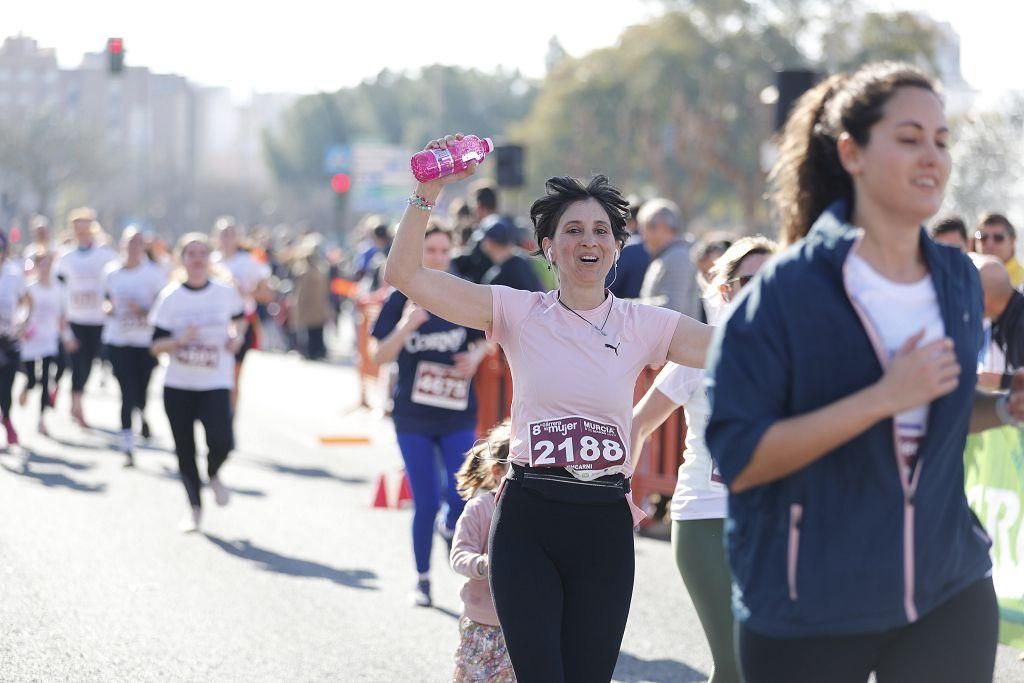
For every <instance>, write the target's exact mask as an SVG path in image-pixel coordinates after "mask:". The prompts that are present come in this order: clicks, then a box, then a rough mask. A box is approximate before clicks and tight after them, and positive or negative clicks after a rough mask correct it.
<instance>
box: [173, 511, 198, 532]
mask: <svg viewBox="0 0 1024 683" xmlns="http://www.w3.org/2000/svg"><path fill="white" fill-rule="evenodd" d="M202 519H203V509H202V508H197V507H194V508H191V509H190V510H189V512H188V514H187V515H185V516H184V517H183V518H182V519H181V523H180V524H179V525H178V528H179V529H180V530H181V531H182V533H186V534H194V533H197V532H198V531H199V523H200V522H201V521H202Z"/></svg>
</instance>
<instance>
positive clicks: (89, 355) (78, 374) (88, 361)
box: [71, 323, 103, 394]
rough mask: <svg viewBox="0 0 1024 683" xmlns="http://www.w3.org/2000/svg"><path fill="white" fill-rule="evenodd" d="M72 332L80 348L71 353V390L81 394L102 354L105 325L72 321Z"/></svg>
mask: <svg viewBox="0 0 1024 683" xmlns="http://www.w3.org/2000/svg"><path fill="white" fill-rule="evenodd" d="M71 332H72V334H74V335H75V340H76V341H78V349H77V350H76V351H75V352H74V353H72V354H71V391H72V393H75V394H80V393H82V392H83V391H84V390H85V383H86V382H88V381H89V373H91V372H92V364H93V361H95V360H96V357H97V356H99V355H100V347H101V346H102V345H103V342H102V336H103V325H80V324H78V323H71Z"/></svg>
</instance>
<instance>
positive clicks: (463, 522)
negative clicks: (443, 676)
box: [451, 420, 516, 683]
mask: <svg viewBox="0 0 1024 683" xmlns="http://www.w3.org/2000/svg"><path fill="white" fill-rule="evenodd" d="M509 439H510V425H509V422H508V420H506V421H505V422H503V423H501V424H500V425H498V426H497V427H495V428H494V429H492V430H491V431H490V433H489V434H488V435H487V439H486V440H481V441H479V442H477V443H476V444H475V445H474V446H473V449H472V450H470V451H469V453H468V454H467V455H466V462H465V463H464V464H463V465H462V469H460V470H459V472H458V474H457V475H456V481H457V482H458V486H459V493H460V494H461V495H462V497H463V498H465V499H466V500H467V501H468V502H467V503H466V507H465V509H464V510H463V511H462V516H461V517H459V521H458V523H456V525H455V537H454V539H453V540H452V554H451V562H452V569H454V570H455V571H457V572H458V573H460V574H462V575H463V576H465V577H467V581H466V583H465V585H463V587H462V593H461V596H462V604H463V611H462V618H461V619H459V633H460V634H461V636H462V637H461V639H460V641H459V649H458V650H456V652H455V674H454V676H453V678H452V680H453V681H458V682H460V683H461V682H462V681H494V682H497V683H507V682H510V681H515V680H516V676H515V673H514V672H513V671H512V663H511V662H510V661H509V659H508V652H507V651H506V650H505V638H504V636H503V635H502V634H501V627H500V626H499V625H498V617H497V615H496V614H495V612H494V601H493V599H492V598H491V590H490V587H489V586H488V584H487V578H488V574H489V572H488V565H487V535H488V532H489V531H490V528H491V517H492V516H494V508H495V496H496V489H497V486H498V483H499V482H500V481H501V479H502V477H504V476H505V471H506V469H507V468H508V466H507V465H506V464H505V462H504V461H506V460H507V459H508V454H509Z"/></svg>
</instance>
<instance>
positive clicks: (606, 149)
mask: <svg viewBox="0 0 1024 683" xmlns="http://www.w3.org/2000/svg"><path fill="white" fill-rule="evenodd" d="M734 4H735V3H734ZM726 23H729V24H730V25H729V28H728V29H724V28H723V29H722V30H718V29H717V28H716V29H715V30H713V31H711V33H713V34H714V38H713V39H712V37H710V36H709V33H708V30H707V26H708V25H709V23H708V22H705V21H700V20H698V18H697V17H695V15H693V14H690V13H683V12H671V13H669V14H667V15H666V16H664V17H662V18H661V19H658V20H657V21H654V22H652V23H649V24H646V25H642V26H636V27H633V28H631V29H629V30H627V31H626V32H625V33H624V34H623V35H622V38H621V39H620V41H619V44H618V45H617V46H616V47H614V48H609V49H606V50H601V51H598V52H595V53H592V54H590V55H587V56H586V57H584V58H582V59H577V60H570V61H567V62H565V63H563V65H562V66H561V67H560V68H559V69H557V70H556V71H554V72H553V73H551V74H549V76H548V78H547V80H546V81H545V83H544V87H543V88H542V90H541V93H540V94H539V95H538V98H537V102H536V104H535V106H534V108H533V111H532V112H531V113H530V116H529V117H528V118H527V119H526V121H525V122H524V123H523V124H522V125H521V126H520V127H518V128H516V129H515V132H516V134H517V136H518V137H520V138H521V139H522V140H523V141H526V142H528V144H530V147H531V149H530V162H529V163H530V172H531V178H532V179H534V180H535V181H536V179H538V178H543V177H547V176H549V175H554V174H560V173H571V174H581V175H587V174H591V173H595V172H603V173H607V174H609V176H610V177H612V178H613V179H614V180H615V182H618V183H619V184H621V185H624V186H628V187H630V188H631V189H648V188H649V189H650V190H651V191H653V192H656V193H658V194H661V195H665V196H668V197H672V198H674V199H676V201H678V202H679V204H680V206H681V208H682V210H683V212H684V214H686V216H687V217H688V218H693V217H696V216H699V215H705V214H708V215H713V216H715V217H717V218H720V219H728V220H732V221H735V222H740V221H744V222H747V223H748V224H753V222H755V221H757V220H758V217H759V216H760V214H761V208H760V207H761V202H760V196H761V194H762V193H763V173H762V171H761V169H760V168H759V157H760V151H759V150H760V145H761V143H762V142H763V141H764V140H765V139H766V138H767V137H768V136H769V135H770V133H771V111H770V109H769V108H767V107H765V106H764V105H762V104H761V103H760V99H759V98H760V93H761V91H762V90H763V89H764V88H765V87H766V86H768V85H770V84H771V83H772V82H773V79H774V74H773V68H772V67H773V65H775V64H780V63H792V62H793V61H795V60H799V59H800V58H801V55H800V53H799V52H798V51H797V50H796V49H795V48H794V47H793V46H792V44H791V43H790V42H789V41H788V40H786V39H785V38H784V37H783V36H782V35H781V34H780V33H779V32H778V31H776V30H774V28H773V27H771V26H757V25H746V23H745V22H742V21H736V22H726ZM702 24H703V27H702Z"/></svg>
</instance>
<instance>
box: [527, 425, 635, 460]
mask: <svg viewBox="0 0 1024 683" xmlns="http://www.w3.org/2000/svg"><path fill="white" fill-rule="evenodd" d="M625 457H626V448H625V445H624V444H623V441H622V438H621V437H620V436H619V430H618V428H616V427H615V426H614V425H609V424H604V423H602V422H597V421H595V420H590V419H587V418H583V417H578V416H573V417H561V418H556V419H553V420H544V421H543V422H532V423H530V464H531V465H532V466H533V467H573V468H576V469H581V470H603V469H605V468H608V467H614V466H615V465H621V464H623V462H624V460H625Z"/></svg>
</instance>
